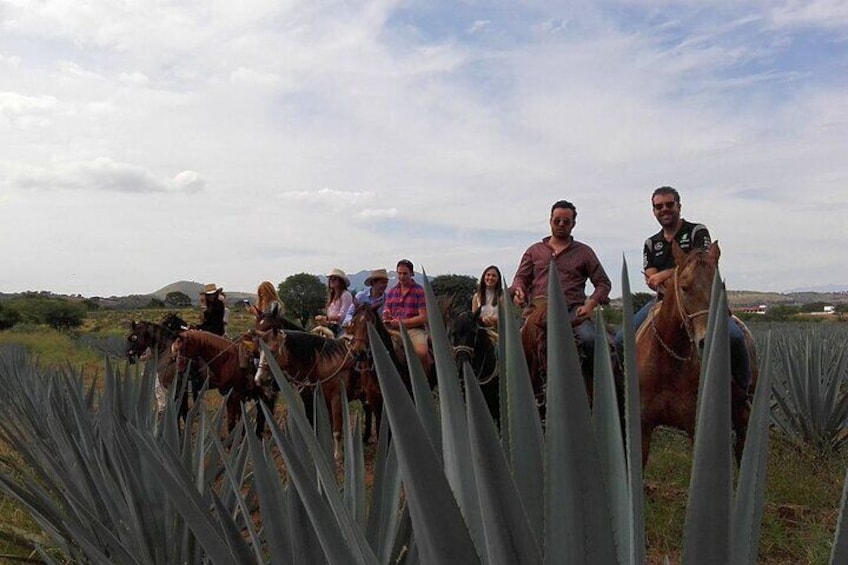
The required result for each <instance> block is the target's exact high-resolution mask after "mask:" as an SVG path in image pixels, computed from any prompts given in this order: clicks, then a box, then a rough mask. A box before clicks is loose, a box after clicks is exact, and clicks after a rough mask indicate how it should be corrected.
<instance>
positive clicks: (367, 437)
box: [362, 399, 374, 444]
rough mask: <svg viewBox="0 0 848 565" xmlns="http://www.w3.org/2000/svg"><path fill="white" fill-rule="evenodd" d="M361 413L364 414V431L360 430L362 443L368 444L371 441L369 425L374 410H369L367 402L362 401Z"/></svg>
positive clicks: (369, 406) (371, 421)
mask: <svg viewBox="0 0 848 565" xmlns="http://www.w3.org/2000/svg"><path fill="white" fill-rule="evenodd" d="M362 411H363V412H364V414H365V429H364V430H362V443H366V444H367V443H368V442H370V441H371V424H372V423H373V419H374V410H373V409H372V408H371V405H370V404H369V403H368V401H367V400H364V399H363V401H362Z"/></svg>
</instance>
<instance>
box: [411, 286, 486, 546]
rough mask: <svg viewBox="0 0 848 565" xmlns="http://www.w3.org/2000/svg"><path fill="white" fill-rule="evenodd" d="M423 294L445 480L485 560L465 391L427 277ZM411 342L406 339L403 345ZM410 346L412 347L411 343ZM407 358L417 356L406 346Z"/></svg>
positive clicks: (484, 544) (440, 313)
mask: <svg viewBox="0 0 848 565" xmlns="http://www.w3.org/2000/svg"><path fill="white" fill-rule="evenodd" d="M424 291H425V294H426V296H427V320H428V324H429V328H430V340H431V342H432V344H433V357H434V358H435V362H436V377H437V379H438V383H439V385H438V387H439V409H440V415H441V430H442V434H441V437H442V457H443V461H444V468H445V477H447V479H448V483H450V485H451V488H452V489H453V492H454V496H455V497H456V501H457V502H458V503H459V507H460V509H461V510H462V515H463V516H464V517H465V523H466V524H467V525H468V528H469V530H470V532H471V536H472V537H473V538H474V542H475V545H476V547H477V549H478V551H479V552H480V558H481V560H483V561H485V560H486V543H485V540H484V539H483V523H482V521H481V518H480V503H479V502H478V500H477V486H476V484H475V478H474V473H469V472H468V469H470V468H471V467H472V461H471V449H470V445H469V441H468V423H467V421H466V419H465V407H464V405H463V401H462V390H460V387H459V375H458V372H457V369H456V360H455V359H454V357H453V349H452V348H451V345H450V342H449V341H448V335H447V331H446V329H445V322H444V320H443V318H442V312H441V310H440V309H439V308H438V307H437V301H436V295H435V294H434V293H433V289H432V287H431V286H430V281H428V280H427V276H426V273H425V276H424ZM407 342H408V339H407V338H405V339H404V346H406V345H407ZM409 345H410V346H411V345H412V344H411V343H409ZM406 353H407V359H410V354H411V356H412V357H417V356H416V355H415V352H414V351H413V350H412V349H411V348H409V347H407V350H406Z"/></svg>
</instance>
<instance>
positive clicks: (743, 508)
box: [730, 338, 771, 565]
mask: <svg viewBox="0 0 848 565" xmlns="http://www.w3.org/2000/svg"><path fill="white" fill-rule="evenodd" d="M770 349H771V339H770V338H769V341H768V345H767V346H766V352H765V359H766V364H765V366H764V367H763V370H762V371H760V374H759V378H758V380H757V388H756V391H755V392H754V406H753V409H752V411H751V417H750V420H749V422H748V433H747V436H746V438H745V449H744V451H743V452H742V464H741V465H740V467H739V479H738V481H737V485H736V494H735V496H734V498H733V515H732V517H731V518H732V521H731V527H730V543H731V546H730V556H731V563H733V564H734V565H745V564H747V563H750V564H754V563H756V562H757V550H758V548H759V545H760V530H761V526H762V521H763V502H764V500H765V488H766V465H767V463H768V445H769V436H768V425H769V407H770V404H769V392H770V391H771V352H770Z"/></svg>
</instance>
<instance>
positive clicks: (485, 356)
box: [445, 311, 501, 422]
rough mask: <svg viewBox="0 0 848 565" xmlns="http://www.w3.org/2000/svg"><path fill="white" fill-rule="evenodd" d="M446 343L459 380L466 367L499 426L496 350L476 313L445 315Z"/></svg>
mask: <svg viewBox="0 0 848 565" xmlns="http://www.w3.org/2000/svg"><path fill="white" fill-rule="evenodd" d="M445 325H446V327H447V328H446V329H447V333H448V341H449V342H450V344H451V347H452V348H453V354H454V358H455V359H456V364H457V370H458V371H459V375H460V378H461V377H462V375H463V366H464V365H465V363H468V364H469V365H470V366H471V369H472V370H473V371H474V375H475V376H476V377H477V380H478V382H479V383H480V390H481V391H482V392H483V397H484V398H485V399H486V404H487V405H488V406H489V411H490V412H491V413H492V418H494V420H495V422H500V408H501V407H500V383H499V382H498V375H499V372H500V371H499V368H500V365H499V363H498V350H497V345H496V343H495V341H494V340H493V335H492V333H491V332H490V330H489V329H488V328H486V327H485V326H483V325H482V324H481V323H480V312H479V311H477V312H470V311H465V312H459V313H456V312H453V313H452V312H450V311H448V312H446V315H445Z"/></svg>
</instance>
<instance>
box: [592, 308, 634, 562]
mask: <svg viewBox="0 0 848 565" xmlns="http://www.w3.org/2000/svg"><path fill="white" fill-rule="evenodd" d="M595 328H597V330H596V331H595V358H594V398H593V402H592V407H593V409H592V425H593V428H594V432H595V438H597V442H598V454H599V456H600V461H601V472H602V476H603V477H604V484H606V485H607V491H608V492H609V497H610V503H609V504H610V514H611V516H610V517H611V519H612V523H611V525H612V528H613V533H614V535H615V545H616V549H617V550H618V561H619V562H621V563H624V562H626V561H627V560H628V559H629V556H630V525H629V524H630V521H631V517H632V512H631V510H630V487H629V484H628V482H627V459H626V457H625V450H624V438H623V437H622V428H621V426H622V422H623V420H622V418H621V415H620V414H619V409H618V406H619V405H618V396H617V394H616V386H615V375H614V374H613V368H612V360H611V359H610V354H609V351H610V348H609V341H608V340H607V332H606V331H605V329H604V328H606V323H605V322H604V314H603V310H601V309H600V308H599V309H598V310H597V311H596V313H595Z"/></svg>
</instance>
